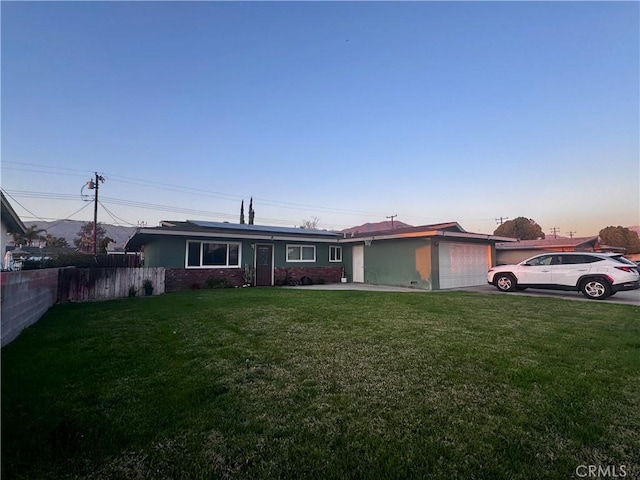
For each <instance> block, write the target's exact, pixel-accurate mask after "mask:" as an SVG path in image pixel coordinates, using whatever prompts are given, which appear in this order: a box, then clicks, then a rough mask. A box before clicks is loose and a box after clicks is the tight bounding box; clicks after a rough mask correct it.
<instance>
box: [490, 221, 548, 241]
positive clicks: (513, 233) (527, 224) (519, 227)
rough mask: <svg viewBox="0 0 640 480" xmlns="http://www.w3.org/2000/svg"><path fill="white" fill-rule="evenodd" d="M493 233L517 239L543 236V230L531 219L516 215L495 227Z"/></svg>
mask: <svg viewBox="0 0 640 480" xmlns="http://www.w3.org/2000/svg"><path fill="white" fill-rule="evenodd" d="M493 234H494V235H499V236H501V237H511V238H517V239H518V240H537V239H538V238H544V232H543V231H542V228H541V227H540V225H538V224H537V223H536V222H535V221H534V220H533V219H531V218H525V217H518V218H514V219H513V220H509V221H507V222H504V223H503V224H502V225H500V226H499V227H498V228H496V230H495V231H494V232H493Z"/></svg>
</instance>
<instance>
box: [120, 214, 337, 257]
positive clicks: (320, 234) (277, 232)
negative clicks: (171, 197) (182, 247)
mask: <svg viewBox="0 0 640 480" xmlns="http://www.w3.org/2000/svg"><path fill="white" fill-rule="evenodd" d="M159 235H162V236H190V237H215V238H248V239H254V240H268V241H271V240H290V241H315V242H318V241H320V242H337V241H338V240H339V239H340V238H342V235H341V234H339V233H336V232H330V231H327V230H312V229H308V228H294V227H273V226H269V225H248V224H239V223H225V222H206V221H201V220H187V221H186V222H173V221H171V222H169V221H164V222H161V225H160V226H159V227H144V228H137V229H136V230H135V232H134V233H133V235H132V236H131V237H130V238H129V240H128V241H127V243H126V244H125V250H127V251H137V250H139V249H140V247H141V246H142V245H144V244H145V243H148V242H149V241H150V240H152V239H154V238H157V237H158V236H159Z"/></svg>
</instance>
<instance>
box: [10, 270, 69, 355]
mask: <svg viewBox="0 0 640 480" xmlns="http://www.w3.org/2000/svg"><path fill="white" fill-rule="evenodd" d="M0 288H1V290H2V295H1V303H2V307H1V309H2V312H1V313H2V325H1V326H0V328H1V329H2V346H3V347H4V346H5V345H7V344H9V343H10V342H11V341H13V340H14V339H15V338H16V337H17V336H18V335H19V334H20V332H21V331H22V330H24V329H25V328H27V327H28V326H29V325H33V324H34V323H36V322H37V321H38V320H39V319H40V317H41V316H42V315H43V314H44V313H45V312H46V311H47V310H48V309H49V307H51V306H52V305H54V304H55V303H56V299H57V295H58V269H57V268H47V269H44V270H25V271H20V272H2V273H0Z"/></svg>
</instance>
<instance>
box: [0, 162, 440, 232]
mask: <svg viewBox="0 0 640 480" xmlns="http://www.w3.org/2000/svg"><path fill="white" fill-rule="evenodd" d="M6 164H10V165H9V166H6ZM11 165H23V166H27V167H33V168H32V169H21V168H19V167H14V166H11ZM3 167H4V168H9V169H13V170H24V171H29V172H36V173H47V174H57V175H67V176H74V177H76V176H80V174H79V173H78V174H75V173H73V174H72V173H63V172H60V171H59V170H64V171H67V172H82V175H83V176H84V175H87V174H89V175H92V174H93V172H92V171H90V170H81V169H73V168H65V167H50V166H46V165H40V164H36V163H22V162H11V161H5V162H3ZM34 168H45V169H47V171H44V172H43V171H38V170H35V169H34ZM102 175H103V176H105V177H106V178H108V179H109V180H112V181H116V182H120V183H125V184H131V185H137V186H144V187H148V188H156V189H161V190H163V191H175V192H179V193H184V194H187V195H195V196H201V197H209V198H220V199H224V200H236V201H237V200H241V199H244V198H246V195H244V196H243V195H238V194H230V193H224V192H216V191H211V190H206V189H201V188H196V187H185V186H180V185H172V184H168V183H163V182H156V181H152V180H143V179H136V178H132V177H128V176H123V175H117V174H113V175H112V174H109V173H103V174H102ZM22 193H24V194H25V196H27V192H22ZM29 193H31V195H30V196H32V197H38V198H49V199H59V200H71V199H75V198H76V197H75V196H74V195H70V194H53V193H49V194H42V193H36V192H29ZM44 195H46V196H44ZM253 198H254V200H255V201H257V202H260V203H261V204H262V205H267V206H274V207H279V208H286V209H292V210H309V209H313V210H315V211H318V212H327V213H337V214H341V215H350V216H370V217H386V214H385V213H382V212H368V211H356V210H348V209H341V208H335V207H325V206H318V205H308V204H301V203H294V202H285V201H279V200H272V199H267V198H262V197H253ZM107 203H113V204H118V205H123V206H132V207H138V208H145V209H151V210H156V211H166V212H175V213H186V214H194V215H204V216H207V217H218V218H227V219H235V218H236V217H237V216H236V215H235V214H228V213H222V212H210V211H202V210H194V209H187V208H182V207H173V206H167V205H159V204H153V203H145V202H135V201H127V200H123V199H113V198H112V199H109V200H107ZM23 208H24V207H23ZM25 210H26V209H25ZM29 213H31V214H32V215H34V217H36V218H40V217H37V216H35V214H33V213H32V212H29ZM401 217H402V218H405V219H416V220H419V221H433V220H438V221H440V220H442V219H441V218H440V217H425V216H415V215H405V214H401ZM264 221H268V222H283V223H296V222H295V221H292V220H283V219H267V218H264ZM334 225H337V224H334ZM340 226H350V225H340Z"/></svg>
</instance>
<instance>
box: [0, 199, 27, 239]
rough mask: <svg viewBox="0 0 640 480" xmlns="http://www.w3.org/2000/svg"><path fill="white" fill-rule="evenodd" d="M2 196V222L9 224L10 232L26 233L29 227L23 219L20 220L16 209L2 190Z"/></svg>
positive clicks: (0, 212) (8, 229)
mask: <svg viewBox="0 0 640 480" xmlns="http://www.w3.org/2000/svg"><path fill="white" fill-rule="evenodd" d="M0 196H2V210H1V211H0V214H1V215H2V222H3V223H4V224H5V225H6V226H7V231H8V232H9V233H25V232H26V231H27V227H25V225H24V223H22V220H20V217H19V216H18V214H17V213H16V211H15V210H14V209H13V207H12V206H11V204H10V203H9V201H8V200H7V199H6V197H5V196H4V193H2V192H0Z"/></svg>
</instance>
